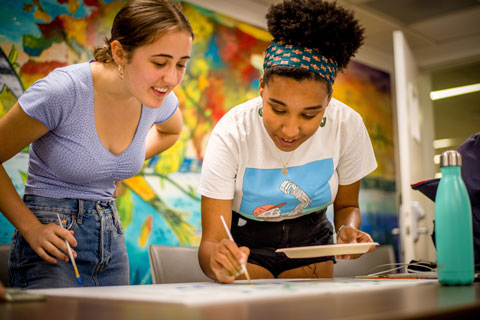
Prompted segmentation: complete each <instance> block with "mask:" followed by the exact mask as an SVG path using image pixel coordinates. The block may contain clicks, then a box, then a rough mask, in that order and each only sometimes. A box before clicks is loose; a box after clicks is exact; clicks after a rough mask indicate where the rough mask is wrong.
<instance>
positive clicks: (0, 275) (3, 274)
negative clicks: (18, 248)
mask: <svg viewBox="0 0 480 320" xmlns="http://www.w3.org/2000/svg"><path fill="white" fill-rule="evenodd" d="M10 247H11V245H10V244H0V281H1V282H2V284H3V286H4V287H8V285H9V284H8V258H9V256H10Z"/></svg>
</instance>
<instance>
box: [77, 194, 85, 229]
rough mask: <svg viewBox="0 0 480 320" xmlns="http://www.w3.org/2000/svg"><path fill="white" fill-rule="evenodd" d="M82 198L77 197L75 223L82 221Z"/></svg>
mask: <svg viewBox="0 0 480 320" xmlns="http://www.w3.org/2000/svg"><path fill="white" fill-rule="evenodd" d="M83 201H84V200H82V199H78V214H77V223H78V224H82V222H83V214H84V211H85V209H84V205H83Z"/></svg>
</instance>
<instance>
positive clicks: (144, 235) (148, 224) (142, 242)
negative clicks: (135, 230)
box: [138, 214, 153, 248]
mask: <svg viewBox="0 0 480 320" xmlns="http://www.w3.org/2000/svg"><path fill="white" fill-rule="evenodd" d="M152 223H153V218H152V215H151V214H149V215H148V217H147V219H146V220H145V222H144V223H143V225H142V229H141V231H140V237H138V245H139V246H140V247H142V248H144V247H145V246H146V245H147V241H148V237H149V236H150V234H151V233H152Z"/></svg>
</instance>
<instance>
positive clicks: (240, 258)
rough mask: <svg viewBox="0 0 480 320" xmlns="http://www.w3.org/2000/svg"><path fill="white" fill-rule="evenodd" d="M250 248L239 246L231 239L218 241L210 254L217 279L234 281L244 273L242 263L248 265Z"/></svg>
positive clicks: (211, 265) (222, 281) (226, 281)
mask: <svg viewBox="0 0 480 320" xmlns="http://www.w3.org/2000/svg"><path fill="white" fill-rule="evenodd" d="M249 254H250V250H249V249H248V248H247V247H240V248H239V247H238V246H237V244H236V243H235V242H233V241H231V240H229V239H222V240H221V241H219V242H217V244H216V245H215V248H214V250H213V254H212V255H211V256H210V267H211V268H212V271H213V272H214V273H215V277H216V278H217V281H219V282H221V283H232V282H233V281H234V280H235V278H236V277H238V276H239V275H241V274H242V273H243V270H242V264H244V265H246V264H247V260H248V256H249Z"/></svg>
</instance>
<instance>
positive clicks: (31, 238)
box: [22, 222, 77, 264]
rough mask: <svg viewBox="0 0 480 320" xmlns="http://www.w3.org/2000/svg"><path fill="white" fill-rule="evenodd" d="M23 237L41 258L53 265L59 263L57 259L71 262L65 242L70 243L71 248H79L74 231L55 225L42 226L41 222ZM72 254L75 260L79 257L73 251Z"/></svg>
mask: <svg viewBox="0 0 480 320" xmlns="http://www.w3.org/2000/svg"><path fill="white" fill-rule="evenodd" d="M22 236H23V237H24V238H25V240H27V242H28V243H29V244H30V246H31V247H32V249H33V250H34V251H35V252H36V253H37V254H38V255H39V256H40V258H42V259H43V260H45V261H47V262H48V263H51V264H56V263H57V260H56V259H55V258H57V259H60V260H62V261H64V262H68V261H69V258H68V249H67V245H66V243H65V240H67V241H68V243H69V244H70V246H71V247H76V246H77V240H76V239H75V237H74V236H73V231H69V230H67V229H65V228H62V227H60V226H59V225H57V224H54V223H50V224H41V223H40V222H39V223H38V224H36V225H35V226H34V227H31V228H29V229H28V231H27V232H24V233H23V234H22ZM60 250H61V251H60ZM62 251H63V252H62ZM72 254H73V257H74V258H76V257H77V253H76V252H75V251H74V250H73V249H72Z"/></svg>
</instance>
